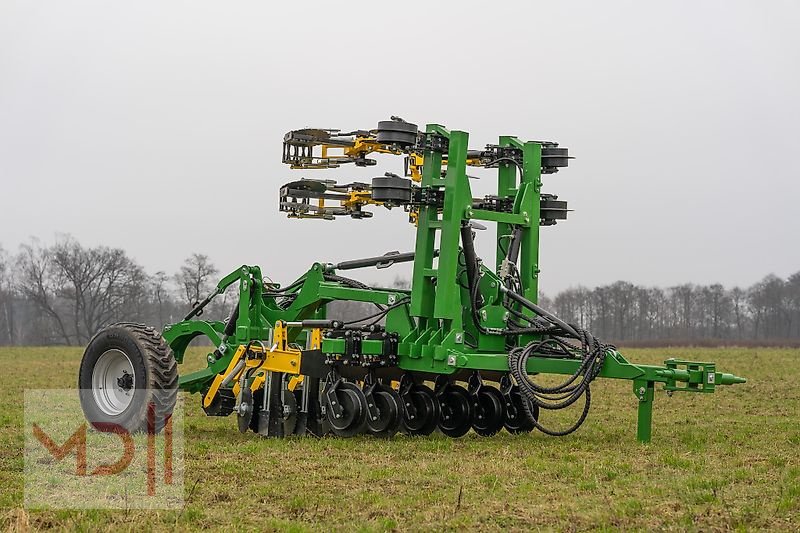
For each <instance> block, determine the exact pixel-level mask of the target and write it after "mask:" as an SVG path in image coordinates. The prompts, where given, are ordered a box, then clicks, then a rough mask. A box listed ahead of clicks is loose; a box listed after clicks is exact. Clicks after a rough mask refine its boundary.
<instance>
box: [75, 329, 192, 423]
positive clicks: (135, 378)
mask: <svg viewBox="0 0 800 533" xmlns="http://www.w3.org/2000/svg"><path fill="white" fill-rule="evenodd" d="M78 388H79V389H80V390H79V394H80V401H81V408H82V409H83V414H84V416H86V420H87V421H88V422H89V423H90V424H91V425H92V427H94V428H95V429H97V430H99V431H103V432H110V433H119V432H129V433H135V432H145V431H150V432H154V433H158V432H159V431H161V429H163V427H164V425H165V424H166V423H167V420H169V418H170V417H171V416H172V410H173V408H174V407H175V402H176V401H177V398H178V364H177V362H176V361H175V356H174V354H173V353H172V350H171V349H170V347H169V345H168V344H167V341H165V340H164V338H163V337H162V336H161V333H160V332H158V331H157V330H156V329H155V328H152V327H148V326H145V325H143V324H132V323H120V324H113V325H111V326H108V327H106V328H104V329H102V330H100V331H99V332H98V333H97V334H96V335H95V336H94V337H93V338H92V340H91V341H90V342H89V345H88V346H87V347H86V351H85V352H84V353H83V359H82V360H81V367H80V372H79V374H78ZM148 426H149V427H148Z"/></svg>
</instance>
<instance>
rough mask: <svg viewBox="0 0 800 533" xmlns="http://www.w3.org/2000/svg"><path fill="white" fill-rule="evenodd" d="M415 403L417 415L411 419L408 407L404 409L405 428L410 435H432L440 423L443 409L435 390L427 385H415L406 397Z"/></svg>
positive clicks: (406, 399)
mask: <svg viewBox="0 0 800 533" xmlns="http://www.w3.org/2000/svg"><path fill="white" fill-rule="evenodd" d="M404 400H405V401H409V402H411V403H412V404H413V406H414V409H415V410H416V413H417V414H416V416H415V418H414V419H411V418H410V417H409V414H408V409H406V408H405V407H404V409H403V430H404V431H405V433H407V434H409V435H430V434H431V433H433V432H434V430H435V429H436V426H437V424H438V423H439V417H440V414H441V411H440V409H439V402H438V400H437V399H436V396H434V394H433V391H432V390H431V389H430V387H428V386H426V385H413V386H412V388H411V390H410V391H409V393H408V394H407V395H406V397H405V398H404Z"/></svg>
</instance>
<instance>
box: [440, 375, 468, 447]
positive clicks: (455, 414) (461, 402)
mask: <svg viewBox="0 0 800 533" xmlns="http://www.w3.org/2000/svg"><path fill="white" fill-rule="evenodd" d="M437 397H438V399H439V406H440V408H441V417H440V418H439V431H441V432H442V433H444V434H445V435H447V436H448V437H453V438H457V437H461V436H463V435H466V434H467V432H468V431H469V428H471V427H472V416H473V409H472V399H471V398H470V395H469V392H467V389H465V388H464V387H462V386H461V385H447V386H445V387H444V389H442V391H441V392H440V393H439V394H438V395H437Z"/></svg>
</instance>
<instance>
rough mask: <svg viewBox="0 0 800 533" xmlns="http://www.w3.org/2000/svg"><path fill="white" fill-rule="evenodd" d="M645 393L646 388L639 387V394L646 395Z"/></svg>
mask: <svg viewBox="0 0 800 533" xmlns="http://www.w3.org/2000/svg"><path fill="white" fill-rule="evenodd" d="M644 392H645V388H644V387H639V394H642V395H644Z"/></svg>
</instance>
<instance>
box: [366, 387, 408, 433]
mask: <svg viewBox="0 0 800 533" xmlns="http://www.w3.org/2000/svg"><path fill="white" fill-rule="evenodd" d="M370 398H371V399H372V401H373V402H374V407H375V410H377V412H378V414H377V417H376V419H375V420H373V419H372V418H371V417H370V416H369V412H368V413H367V431H368V432H369V433H370V434H371V435H374V436H376V437H383V438H388V437H391V436H392V435H394V434H395V433H397V431H398V430H399V429H400V425H401V424H402V422H403V414H402V410H401V409H400V405H401V404H400V402H401V400H400V395H399V394H397V392H395V391H394V390H392V389H391V388H389V387H382V388H376V389H375V390H374V391H373V392H372V394H371V397H368V398H367V401H368V402H369V400H370Z"/></svg>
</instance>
